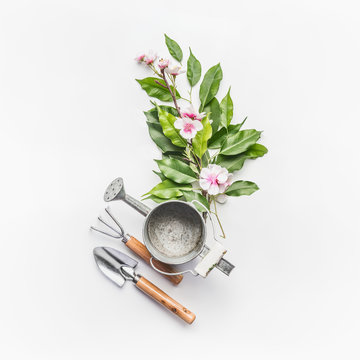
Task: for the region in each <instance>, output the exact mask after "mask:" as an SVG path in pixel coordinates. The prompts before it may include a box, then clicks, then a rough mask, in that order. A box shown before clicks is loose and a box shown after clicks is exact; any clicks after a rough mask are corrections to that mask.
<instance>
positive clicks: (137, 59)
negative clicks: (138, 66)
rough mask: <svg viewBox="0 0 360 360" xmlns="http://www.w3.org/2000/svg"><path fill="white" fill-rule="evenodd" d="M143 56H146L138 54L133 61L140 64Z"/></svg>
mask: <svg viewBox="0 0 360 360" xmlns="http://www.w3.org/2000/svg"><path fill="white" fill-rule="evenodd" d="M145 56H146V55H145V54H140V55H138V56H137V57H136V58H135V60H136V61H137V62H139V63H142V62H143V61H144V58H145Z"/></svg>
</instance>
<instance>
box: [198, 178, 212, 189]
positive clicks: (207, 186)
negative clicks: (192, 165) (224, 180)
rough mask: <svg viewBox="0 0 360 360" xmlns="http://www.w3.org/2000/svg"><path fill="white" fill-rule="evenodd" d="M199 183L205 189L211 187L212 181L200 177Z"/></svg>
mask: <svg viewBox="0 0 360 360" xmlns="http://www.w3.org/2000/svg"><path fill="white" fill-rule="evenodd" d="M199 185H200V187H201V188H202V189H203V190H208V189H209V187H210V183H209V182H208V181H207V180H206V179H200V180H199Z"/></svg>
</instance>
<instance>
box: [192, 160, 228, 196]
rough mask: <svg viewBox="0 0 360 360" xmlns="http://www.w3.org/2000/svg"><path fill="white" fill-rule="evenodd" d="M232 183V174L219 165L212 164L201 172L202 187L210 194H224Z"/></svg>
mask: <svg viewBox="0 0 360 360" xmlns="http://www.w3.org/2000/svg"><path fill="white" fill-rule="evenodd" d="M231 183H232V174H229V172H228V171H227V169H225V168H223V167H221V166H219V165H216V164H210V165H208V167H206V168H203V169H202V170H201V172H200V180H199V184H200V187H201V188H202V189H203V190H205V191H207V192H208V194H209V195H218V194H222V193H223V192H225V190H226V189H227V188H228V187H229V186H230V185H231Z"/></svg>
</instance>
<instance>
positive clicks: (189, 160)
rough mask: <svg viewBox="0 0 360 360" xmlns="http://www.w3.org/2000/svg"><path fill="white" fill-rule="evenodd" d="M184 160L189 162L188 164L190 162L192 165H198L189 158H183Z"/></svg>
mask: <svg viewBox="0 0 360 360" xmlns="http://www.w3.org/2000/svg"><path fill="white" fill-rule="evenodd" d="M183 160H186V161H188V162H190V163H192V164H194V165H197V164H196V163H195V162H194V161H192V160H190V159H188V158H187V157H186V158H183Z"/></svg>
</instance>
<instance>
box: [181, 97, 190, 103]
mask: <svg viewBox="0 0 360 360" xmlns="http://www.w3.org/2000/svg"><path fill="white" fill-rule="evenodd" d="M180 99H182V100H185V101H187V102H189V103H190V104H192V102H191V100H189V99H185V98H183V97H182V96H180Z"/></svg>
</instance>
